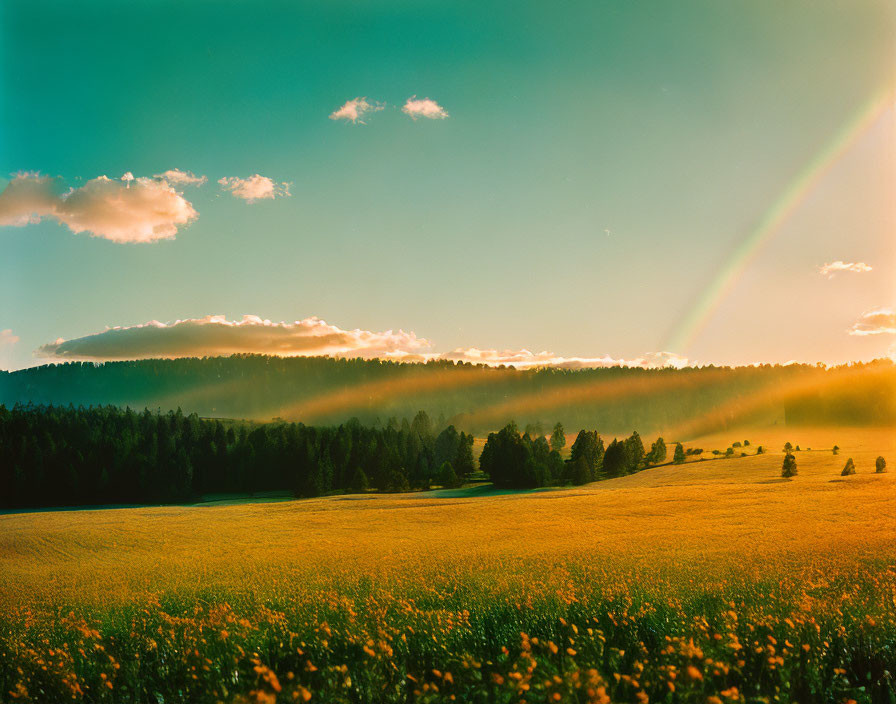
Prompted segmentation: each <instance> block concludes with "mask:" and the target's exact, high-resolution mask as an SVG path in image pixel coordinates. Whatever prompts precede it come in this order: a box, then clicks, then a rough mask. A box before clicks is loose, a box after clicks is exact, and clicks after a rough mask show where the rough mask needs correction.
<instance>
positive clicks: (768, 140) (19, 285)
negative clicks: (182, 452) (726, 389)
mask: <svg viewBox="0 0 896 704" xmlns="http://www.w3.org/2000/svg"><path fill="white" fill-rule="evenodd" d="M894 47H896V6H894V5H893V3H892V2H890V1H889V0H880V1H879V2H870V1H864V0H852V1H850V2H816V1H813V2H809V1H808V0H807V1H805V2H781V1H780V0H775V1H768V2H756V1H753V0H751V1H749V2H746V1H744V2H717V1H716V0H712V1H710V0H707V1H706V2H675V3H671V2H659V1H657V2H634V1H631V2H626V1H623V0H613V1H610V2H572V3H546V2H518V1H517V2H497V3H481V2H469V3H464V2H456V1H451V2H435V1H431V2H427V1H422V0H421V1H415V2H375V1H374V2H339V1H338V0H337V1H333V0H330V1H328V2H321V3H303V2H295V1H293V0H291V1H289V2H282V3H275V2H263V1H254V2H206V1H195V2H184V1H183V0H180V1H179V2H173V3H164V2H150V1H141V2H126V3H122V2H96V1H90V0H87V1H83V2H78V3H72V2H58V3H56V2H42V1H36V0H6V1H5V2H4V3H3V4H2V6H0V177H2V179H3V180H0V188H2V187H3V186H5V185H6V184H7V182H8V180H9V178H11V176H12V174H15V173H18V172H34V171H39V172H40V173H42V174H47V175H51V176H59V177H62V178H63V179H64V180H65V182H66V183H67V184H68V185H69V186H72V187H75V188H77V187H79V186H81V185H83V184H84V183H85V182H86V181H88V180H89V179H94V178H96V177H98V176H101V175H106V176H108V177H110V178H113V179H117V178H119V177H120V176H121V175H122V174H124V173H125V172H132V173H133V174H134V175H135V176H137V177H151V176H152V175H153V174H158V173H161V172H163V171H165V170H167V169H173V168H179V169H183V170H189V171H192V172H195V173H196V174H202V175H206V176H207V177H208V181H209V182H208V183H207V184H206V185H204V186H201V187H198V188H196V187H184V188H182V189H181V188H180V187H178V190H182V192H183V196H184V198H186V199H187V200H188V201H189V202H190V203H191V204H192V206H193V208H194V209H195V210H196V212H197V213H198V218H197V219H196V220H195V221H194V222H192V223H191V224H190V225H189V226H186V227H181V228H180V229H179V231H178V232H177V235H176V236H175V237H173V238H169V239H164V240H162V241H158V242H154V243H149V244H134V243H127V244H122V243H118V242H113V241H110V240H108V239H103V238H101V237H91V236H90V235H89V234H88V233H87V232H82V233H81V234H74V233H73V232H72V231H71V230H70V229H69V228H68V227H66V226H65V225H63V224H60V223H59V222H57V221H55V220H53V219H44V220H42V221H41V222H40V223H38V224H29V225H26V226H21V227H13V226H8V227H0V253H2V254H0V330H10V331H11V333H7V334H6V337H5V339H6V340H7V342H6V343H4V342H3V339H4V338H0V367H6V368H17V367H22V366H28V365H31V364H34V363H36V360H35V358H34V357H33V355H32V352H33V351H34V350H35V349H36V348H37V347H39V346H41V345H44V344H46V343H49V342H52V341H53V340H55V339H56V338H59V337H62V338H65V339H72V338H78V337H81V336H84V335H88V334H91V333H96V332H100V331H102V330H103V329H104V328H105V327H106V326H110V327H111V326H131V325H136V324H140V323H145V322H147V321H150V320H159V321H163V322H165V321H168V322H170V321H174V320H177V319H187V318H202V317H204V316H208V315H223V316H225V317H226V318H227V319H231V320H234V319H240V318H242V316H243V315H245V314H252V315H258V316H260V317H262V318H268V319H271V320H273V321H295V320H300V319H304V318H307V317H310V316H319V317H321V318H323V319H324V320H326V321H327V322H328V323H331V324H333V325H336V326H339V327H341V328H346V329H354V328H361V329H363V330H373V331H381V330H387V329H396V330H397V329H398V328H402V329H404V330H409V331H413V332H415V333H416V334H417V335H419V336H422V337H425V338H427V339H429V340H431V341H432V342H433V344H434V349H435V350H436V351H440V352H441V351H447V350H451V349H454V348H461V347H464V348H465V347H477V348H498V349H519V348H527V349H529V350H533V351H541V350H551V351H553V352H554V353H555V354H557V355H561V356H566V357H600V356H602V355H605V354H606V355H610V356H612V357H614V358H624V359H631V358H634V357H637V356H639V355H642V354H644V353H650V352H656V351H660V350H663V349H665V347H664V345H665V344H666V342H667V341H668V340H669V339H670V337H672V332H674V330H675V329H676V327H677V326H678V325H680V323H681V321H682V320H684V319H685V317H686V316H687V314H688V312H689V311H690V310H691V309H692V307H693V306H694V305H695V303H696V302H697V301H699V300H700V299H701V295H702V292H703V291H704V290H705V288H706V287H707V286H708V285H709V284H710V283H711V281H712V279H713V277H714V275H715V274H716V273H717V272H718V271H720V270H722V269H724V267H725V266H726V263H727V262H729V260H730V257H731V253H732V252H733V251H734V250H735V248H736V246H737V244H738V242H740V241H741V240H743V239H744V238H745V237H747V236H748V235H749V233H750V232H751V230H752V229H754V228H755V226H756V224H757V223H758V222H759V221H760V220H761V219H762V217H763V215H764V214H765V213H766V212H767V211H768V210H769V209H770V208H771V207H773V206H774V204H775V202H776V201H777V200H779V199H780V198H781V196H782V194H783V193H785V192H786V191H787V189H788V188H789V187H790V185H791V184H792V183H793V182H794V181H795V180H797V179H798V178H799V177H800V176H801V175H803V174H804V172H805V170H806V169H807V168H808V166H809V165H810V164H812V162H813V159H815V157H816V156H817V155H818V154H819V153H820V152H822V151H823V150H824V148H825V146H826V145H827V144H828V143H829V142H830V141H831V140H832V139H833V138H834V137H835V136H836V135H837V134H838V132H839V131H841V130H842V129H843V128H844V126H846V125H848V124H850V123H851V121H853V120H854V119H855V117H856V115H858V114H860V113H861V112H862V110H863V109H864V108H865V106H867V105H868V103H869V101H871V100H872V99H873V98H874V96H875V95H878V94H880V92H881V91H882V90H883V91H890V92H889V98H887V99H886V104H885V105H884V109H883V110H882V111H880V112H879V113H878V114H877V115H876V119H874V120H873V121H872V122H871V123H870V124H869V126H868V129H866V130H864V131H863V132H862V134H860V135H857V136H856V139H855V140H854V142H853V143H852V144H851V146H850V147H849V149H848V150H847V151H846V152H845V154H843V156H842V158H840V159H838V160H837V161H836V162H835V163H833V164H831V165H830V168H829V170H828V171H827V172H826V173H825V175H824V176H823V177H822V178H821V179H820V180H819V181H818V183H817V185H816V186H815V187H814V188H813V189H812V190H811V191H810V192H809V193H808V194H806V196H805V198H803V199H802V200H801V201H800V202H799V204H798V206H797V207H796V208H795V209H794V211H793V214H792V215H791V216H790V217H788V218H787V220H786V221H785V222H784V224H783V226H782V227H781V228H780V230H779V231H778V232H777V233H776V234H775V236H774V237H773V238H772V239H771V241H770V242H769V244H768V245H767V246H765V247H764V248H762V249H761V250H760V251H759V252H758V253H757V255H756V257H755V259H754V260H752V262H751V263H750V264H749V266H748V267H747V268H746V270H745V271H744V274H743V276H742V277H739V278H738V280H737V282H736V283H735V285H734V287H733V289H732V290H731V292H730V294H729V295H727V296H726V297H725V298H724V299H723V300H721V301H720V303H719V306H718V308H717V310H716V312H715V313H714V314H713V316H712V317H711V318H710V319H709V320H708V321H707V323H706V325H705V327H704V328H703V329H702V331H701V332H700V333H699V334H698V335H697V336H696V337H695V338H694V339H693V341H692V342H691V343H690V344H689V348H688V349H674V350H669V351H671V352H675V353H678V354H681V355H683V356H686V357H688V358H689V359H692V360H698V361H701V362H715V363H728V364H739V363H750V362H754V361H769V362H784V361H788V360H791V359H797V360H805V361H817V360H822V361H845V360H850V359H868V358H872V357H879V356H885V355H887V354H888V350H890V349H891V346H892V345H893V344H894V341H896V335H894V334H891V333H887V332H882V333H881V334H870V335H849V334H847V331H848V330H849V329H850V328H851V327H852V326H853V325H854V324H855V323H856V322H857V321H859V319H860V317H861V316H862V315H863V314H865V313H868V312H871V311H875V310H877V311H884V313H883V315H884V318H886V314H887V313H886V312H887V311H891V312H892V310H893V309H894V308H896V286H894V281H896V251H894V244H896V205H894V204H896V199H894V197H893V194H894V193H896V115H894V109H893V97H892V96H893V95H894V93H893V90H894V74H896V70H894V67H896V49H894ZM414 95H416V96H418V97H420V98H424V97H427V98H431V99H432V100H435V101H437V102H438V104H439V105H441V106H442V107H443V108H444V109H445V110H446V111H447V112H448V115H449V117H447V118H446V119H439V120H430V119H426V118H420V119H417V120H412V119H410V118H409V117H408V116H407V115H405V114H402V112H401V110H400V107H401V106H402V105H403V104H404V103H405V101H406V100H407V99H408V98H409V97H411V96H414ZM357 96H366V97H367V99H368V100H369V101H380V102H384V103H386V108H385V109H383V110H382V111H379V112H376V113H371V114H369V115H368V119H367V120H366V124H351V123H348V122H345V121H336V120H330V119H328V115H330V113H332V112H333V111H335V110H337V109H338V108H339V107H340V106H341V105H343V104H344V103H345V102H346V101H347V100H349V99H352V98H355V97H357ZM887 105H889V107H887ZM255 173H258V174H261V175H264V176H266V177H270V178H271V179H273V180H274V181H276V182H288V183H289V184H290V186H289V190H290V193H291V195H290V196H288V197H286V196H284V197H279V198H275V199H272V200H259V201H257V202H254V203H247V202H245V201H242V200H240V199H238V198H235V197H233V196H232V195H231V194H229V193H226V192H224V191H223V190H222V188H221V187H220V186H219V185H218V184H217V183H216V182H217V181H218V179H220V178H222V177H247V176H250V175H252V174H255ZM606 231H609V234H607V232H606ZM837 260H842V261H845V262H862V263H865V264H867V265H868V266H870V267H871V270H870V271H864V272H848V271H847V272H841V273H838V274H836V275H835V276H833V277H830V278H829V277H826V276H823V275H821V274H820V273H819V267H821V266H822V265H824V264H825V263H829V262H833V261H837ZM883 329H884V330H886V329H888V328H886V325H884V328H883ZM13 338H18V341H16V342H14V343H13V342H11V341H10V340H12V339H13Z"/></svg>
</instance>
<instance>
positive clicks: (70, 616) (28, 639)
mask: <svg viewBox="0 0 896 704" xmlns="http://www.w3.org/2000/svg"><path fill="white" fill-rule="evenodd" d="M744 439H749V440H750V442H751V447H755V446H757V445H763V446H764V447H766V448H769V450H770V451H769V454H765V455H759V456H755V455H750V456H748V457H733V458H730V459H718V460H712V461H692V462H688V463H686V464H684V465H668V466H662V467H657V468H653V469H648V470H645V471H642V472H639V473H637V474H634V475H631V476H626V477H622V478H618V479H612V480H607V481H603V482H598V483H595V484H590V485H586V486H581V487H575V488H564V489H554V490H549V491H528V492H517V493H508V494H503V495H477V496H474V497H470V498H467V497H465V496H463V495H462V493H461V494H460V495H458V494H459V493H458V492H438V491H436V492H427V493H417V494H397V495H363V496H362V495H344V496H331V497H325V498H318V499H309V500H299V501H282V502H276V503H251V502H249V503H236V504H229V505H221V506H166V507H145V508H127V509H107V510H79V511H47V512H34V513H10V514H6V515H2V516H0V699H3V700H9V701H34V702H61V701H86V702H118V701H123V702H152V703H153V704H159V703H161V702H165V703H167V702H218V701H220V702H286V701H316V702H411V701H416V702H441V701H458V702H483V703H485V702H545V701H561V702H566V701H569V702H604V703H608V702H651V701H652V702H670V703H671V702H700V703H707V704H719V703H720V702H726V703H727V702H760V701H761V702H773V701H779V702H791V701H793V702H832V703H833V702H837V703H841V702H848V701H851V700H852V701H855V702H858V703H860V704H861V703H864V702H868V703H871V702H875V703H876V702H894V701H896V684H894V676H896V474H894V473H892V472H891V473H887V474H875V473H874V459H875V457H877V456H878V455H884V456H885V457H887V458H888V459H889V460H890V464H891V465H892V464H893V463H894V461H896V433H894V432H893V431H892V430H890V429H886V430H884V429H877V430H875V429H844V428H793V427H788V428H786V429H785V428H781V427H778V428H767V429H749V430H748V429H743V430H738V431H726V432H725V433H724V434H719V435H710V436H705V437H699V438H694V439H693V440H692V441H690V442H689V443H687V444H688V445H689V446H697V447H702V448H705V449H706V450H707V453H706V454H705V455H704V456H705V457H707V458H709V457H711V456H712V455H710V454H709V451H710V450H712V449H719V450H722V451H724V450H725V448H727V447H728V446H729V445H731V443H732V442H733V441H742V440H744ZM787 441H790V442H792V443H793V444H794V445H797V444H798V445H800V447H801V448H802V450H801V451H800V452H797V453H795V455H796V459H797V464H798V471H799V474H798V475H797V476H796V477H795V478H793V479H791V480H787V479H782V478H781V477H780V469H781V462H782V458H783V455H782V453H781V448H782V447H783V445H784V443H785V442H787ZM835 444H836V445H839V446H840V448H841V451H840V454H839V455H834V454H833V453H832V451H831V448H832V447H833V446H834V445H835ZM808 448H813V449H812V450H809V449H808ZM847 457H852V458H853V459H854V460H855V462H856V466H857V470H858V473H857V474H856V475H854V476H850V477H841V476H840V470H841V469H842V468H843V465H844V463H845V462H846V458H847Z"/></svg>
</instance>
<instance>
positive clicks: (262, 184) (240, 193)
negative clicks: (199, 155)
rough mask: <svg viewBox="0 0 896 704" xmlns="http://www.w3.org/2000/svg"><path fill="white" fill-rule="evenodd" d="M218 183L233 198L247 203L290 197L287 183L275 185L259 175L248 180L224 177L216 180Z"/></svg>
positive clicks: (271, 180)
mask: <svg viewBox="0 0 896 704" xmlns="http://www.w3.org/2000/svg"><path fill="white" fill-rule="evenodd" d="M218 183H219V184H221V187H222V188H223V189H224V190H225V191H230V193H231V195H233V197H234V198H241V199H243V200H244V201H246V202H247V203H254V202H255V201H258V200H271V199H273V198H279V197H283V196H288V195H290V193H289V184H288V183H287V182H285V181H284V182H282V183H275V182H274V180H273V179H270V178H268V177H267V176H261V175H260V174H255V175H254V176H249V177H248V178H239V177H237V176H225V177H224V178H220V179H218Z"/></svg>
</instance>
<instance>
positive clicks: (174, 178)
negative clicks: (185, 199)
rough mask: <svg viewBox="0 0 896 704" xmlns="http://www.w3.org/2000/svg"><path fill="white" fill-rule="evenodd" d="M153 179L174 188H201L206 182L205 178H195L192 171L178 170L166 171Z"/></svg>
mask: <svg viewBox="0 0 896 704" xmlns="http://www.w3.org/2000/svg"><path fill="white" fill-rule="evenodd" d="M153 178H158V179H161V180H162V181H167V182H168V183H171V184H173V185H175V186H202V185H204V184H205V183H207V182H208V179H207V178H206V177H205V176H197V175H196V174H194V173H193V172H192V171H181V170H180V169H168V170H167V171H163V172H162V173H160V174H156V175H155V176H154V177H153Z"/></svg>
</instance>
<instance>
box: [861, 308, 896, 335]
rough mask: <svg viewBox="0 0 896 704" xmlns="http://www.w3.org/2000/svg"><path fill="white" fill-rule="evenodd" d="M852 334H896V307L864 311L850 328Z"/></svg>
mask: <svg viewBox="0 0 896 704" xmlns="http://www.w3.org/2000/svg"><path fill="white" fill-rule="evenodd" d="M849 334H850V335H861V336H865V335H896V309H894V308H877V309H875V310H869V311H868V312H867V313H863V314H862V317H861V318H859V319H858V320H857V321H856V322H855V324H853V326H852V327H851V328H850V329H849Z"/></svg>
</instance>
